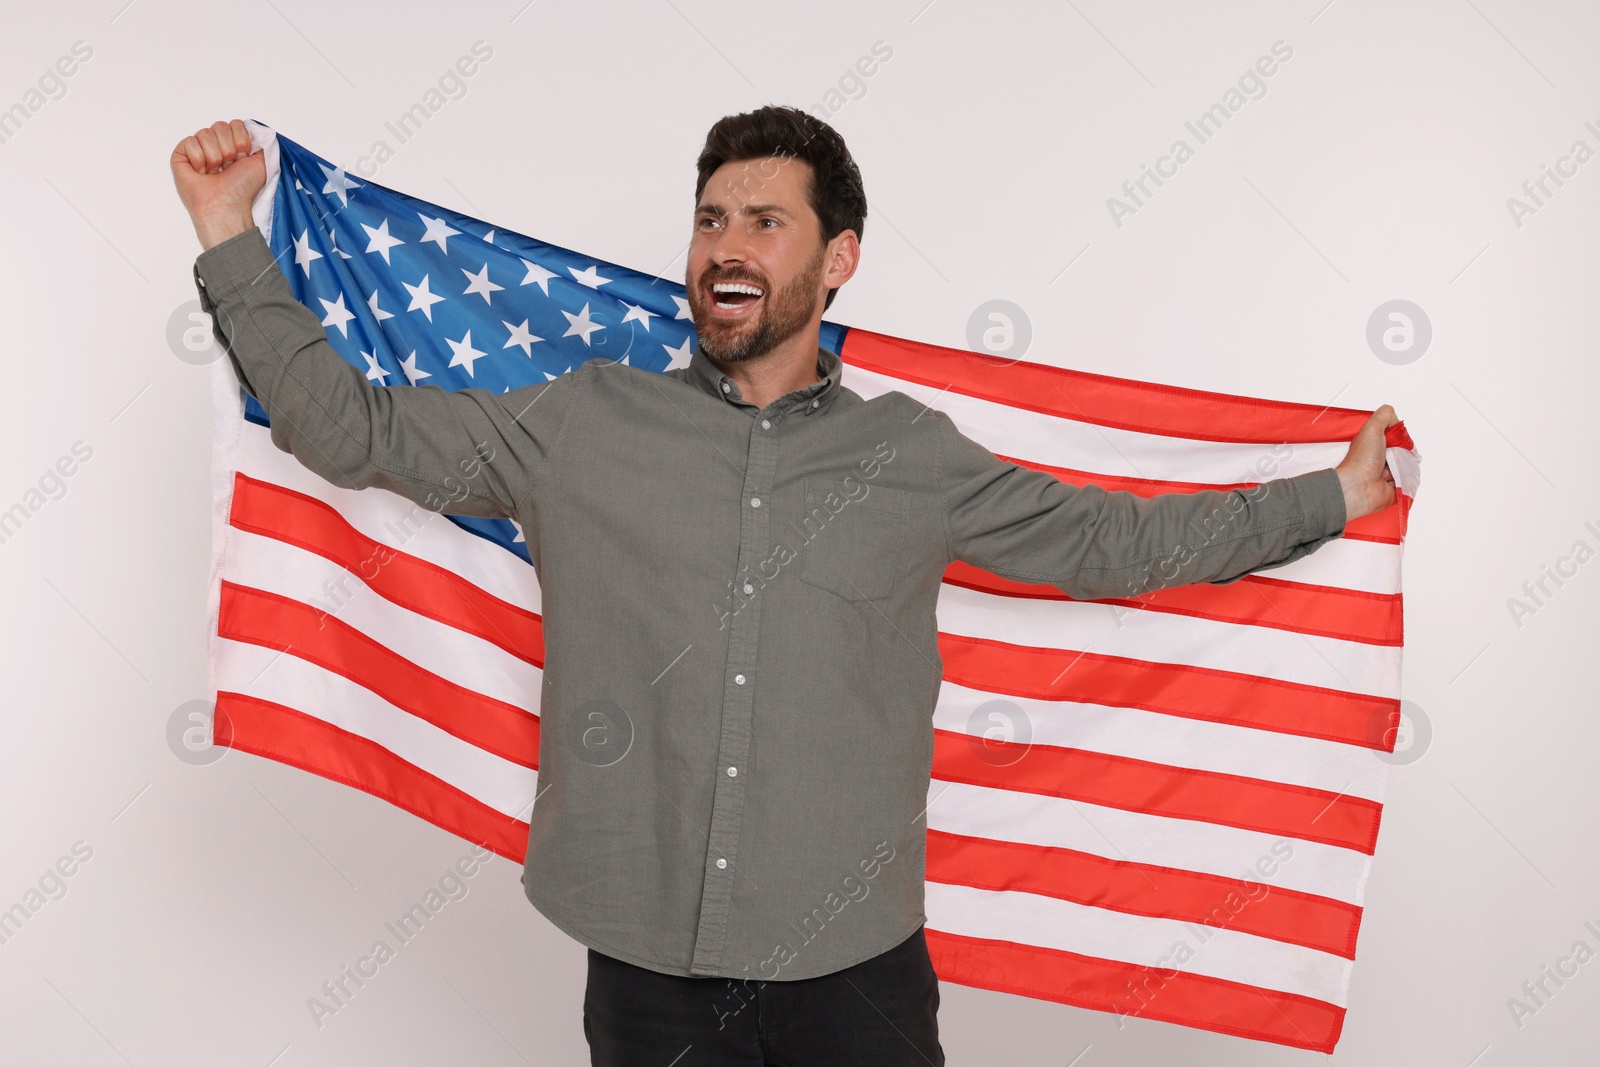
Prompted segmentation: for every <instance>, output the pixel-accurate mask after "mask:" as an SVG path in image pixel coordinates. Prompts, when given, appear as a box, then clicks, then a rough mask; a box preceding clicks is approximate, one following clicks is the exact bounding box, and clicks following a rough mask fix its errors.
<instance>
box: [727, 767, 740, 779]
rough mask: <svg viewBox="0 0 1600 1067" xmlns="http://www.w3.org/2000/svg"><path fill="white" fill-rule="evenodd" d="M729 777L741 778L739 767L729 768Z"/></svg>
mask: <svg viewBox="0 0 1600 1067" xmlns="http://www.w3.org/2000/svg"><path fill="white" fill-rule="evenodd" d="M728 777H729V778H737V777H739V768H737V767H729V768H728Z"/></svg>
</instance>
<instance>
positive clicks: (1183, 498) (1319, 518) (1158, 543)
mask: <svg viewBox="0 0 1600 1067" xmlns="http://www.w3.org/2000/svg"><path fill="white" fill-rule="evenodd" d="M929 415H933V416H935V417H936V418H937V419H938V421H939V423H940V426H939V431H940V438H939V473H938V477H937V484H938V490H939V494H940V498H941V500H940V504H941V507H942V508H943V521H944V530H945V539H946V545H947V549H948V552H949V555H950V558H951V559H960V560H963V561H965V562H967V563H970V564H972V565H973V566H976V567H982V568H983V569H985V570H988V571H992V572H993V573H995V574H998V575H1000V576H1002V577H1006V578H1012V579H1014V580H1016V581H1021V582H1043V583H1048V584H1050V585H1054V586H1055V587H1057V588H1058V589H1060V590H1061V591H1062V592H1064V593H1066V594H1067V595H1068V596H1071V597H1073V598H1075V599H1079V600H1093V599H1103V598H1110V597H1132V596H1138V595H1140V594H1142V593H1147V592H1151V591H1153V590H1156V589H1165V588H1169V587H1172V586H1178V585H1190V584H1193V583H1197V582H1209V583H1212V584H1216V585H1224V584H1227V583H1229V582H1234V581H1237V580H1239V579H1240V578H1243V577H1244V576H1245V575H1246V574H1250V573H1252V572H1254V571H1259V570H1264V569H1266V568H1269V567H1278V566H1282V565H1283V564H1285V563H1290V562H1292V561H1294V560H1296V559H1299V558H1301V557H1302V556H1305V555H1307V554H1309V553H1311V552H1313V551H1315V550H1316V549H1317V548H1319V547H1320V546H1322V545H1323V544H1325V543H1327V542H1328V541H1330V540H1332V539H1333V538H1335V537H1338V536H1339V535H1340V534H1341V533H1343V531H1344V525H1345V506H1344V491H1343V489H1342V487H1341V486H1340V483H1339V476H1338V474H1337V473H1336V472H1335V471H1334V469H1333V468H1331V467H1327V468H1323V469H1322V470H1316V471H1310V472H1307V473H1305V474H1299V475H1295V476H1293V477H1289V478H1275V479H1272V480H1271V481H1266V482H1262V483H1260V484H1259V485H1256V486H1253V487H1250V488H1248V489H1230V490H1224V489H1206V490H1200V491H1197V492H1193V493H1163V494H1160V495H1157V496H1153V497H1141V496H1138V495H1136V494H1134V493H1131V492H1127V491H1125V490H1113V491H1108V490H1105V489H1102V488H1100V487H1099V486H1096V485H1085V486H1082V487H1079V486H1073V485H1068V484H1066V483H1064V482H1062V481H1060V480H1059V479H1057V478H1055V477H1053V476H1052V475H1050V474H1047V473H1045V472H1043V471H1038V470H1033V469H1030V468H1027V467H1022V466H1020V465H1018V464H1016V463H1012V462H1010V461H1007V460H1003V459H1001V458H999V457H998V456H996V455H995V454H994V453H992V452H990V451H989V450H988V449H986V448H984V447H983V446H982V445H980V444H978V443H977V442H975V441H973V440H971V439H970V438H968V437H966V436H965V435H963V434H962V433H960V431H958V430H957V429H956V428H955V426H954V424H952V423H951V422H950V420H949V419H948V417H946V416H944V415H943V414H942V413H940V412H929Z"/></svg>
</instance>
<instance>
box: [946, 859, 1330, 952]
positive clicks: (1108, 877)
mask: <svg viewBox="0 0 1600 1067" xmlns="http://www.w3.org/2000/svg"><path fill="white" fill-rule="evenodd" d="M1246 876H1247V877H1248V879H1249V880H1248V881H1247V880H1245V879H1244V878H1224V877H1221V876H1220V875H1214V874H1202V873H1200V872H1197V871H1185V870H1179V869H1177V868H1174V867H1161V866H1157V865H1155V864H1150V863H1133V862H1131V861H1129V860H1113V859H1107V858H1106V857H1104V856H1095V855H1092V854H1090V853H1087V852H1078V851H1076V850H1074V849H1066V848H1050V847H1048V846H1045V845H1030V844H1025V843H1023V842H1019V841H995V840H991V839H989V838H984V837H968V836H966V835H964V834H952V833H948V832H946V831H944V830H929V831H928V850H927V877H928V880H929V881H930V882H948V883H951V884H954V885H966V886H972V887H973V888H975V889H989V890H995V891H1001V890H1012V891H1017V892H1023V893H1035V894H1038V895H1040V896H1048V897H1055V898H1057V899H1059V900H1070V901H1072V902H1074V903H1076V904H1084V905H1087V906H1090V907H1096V908H1108V909H1110V910H1112V911H1119V912H1125V913H1127V914H1130V915H1145V916H1149V917H1151V918H1156V919H1176V920H1179V921H1181V922H1192V923H1204V924H1206V925H1208V926H1214V927H1218V928H1221V929H1227V930H1237V931H1239V932H1241V933H1246V934H1255V935H1257V936H1260V937H1269V938H1272V939H1273V940H1274V941H1283V942H1287V943H1289V944H1294V945H1304V946H1305V947H1306V948H1313V949H1316V950H1318V951H1319V952H1329V953H1332V954H1334V955H1336V956H1343V957H1345V958H1346V959H1355V954H1356V934H1357V932H1358V930H1359V928H1360V926H1361V909H1360V908H1358V907H1356V906H1355V905H1354V904H1349V903H1346V902H1345V901H1342V900H1334V899H1332V898H1331V897H1322V896H1317V895H1316V894H1315V893H1305V892H1301V891H1299V890H1295V889H1284V888H1282V887H1279V886H1274V885H1272V884H1271V881H1272V880H1271V878H1269V877H1266V876H1263V875H1261V874H1260V872H1259V871H1255V870H1251V871H1248V872H1246ZM1252 894H1256V896H1255V897H1252Z"/></svg>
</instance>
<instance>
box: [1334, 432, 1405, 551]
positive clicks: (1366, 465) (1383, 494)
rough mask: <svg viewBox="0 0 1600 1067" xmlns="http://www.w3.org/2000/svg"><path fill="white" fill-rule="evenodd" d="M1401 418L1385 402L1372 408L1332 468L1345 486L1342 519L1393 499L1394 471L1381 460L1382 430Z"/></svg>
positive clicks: (1383, 449)
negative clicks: (1341, 456)
mask: <svg viewBox="0 0 1600 1067" xmlns="http://www.w3.org/2000/svg"><path fill="white" fill-rule="evenodd" d="M1399 421H1400V417H1399V416H1398V415H1396V414H1395V411H1394V408H1392V407H1390V406H1389V405H1388V404H1385V405H1383V406H1382V407H1380V408H1379V409H1378V410H1377V411H1374V412H1373V413H1372V414H1371V416H1369V417H1368V418H1367V421H1366V422H1365V423H1363V424H1362V426H1361V429H1360V430H1358V431H1356V436H1355V440H1353V441H1351V442H1350V450H1349V451H1348V452H1346V453H1345V456H1344V460H1343V461H1342V462H1341V463H1340V464H1339V465H1338V466H1337V467H1335V468H1334V470H1335V472H1337V473H1338V475H1339V485H1340V486H1341V487H1342V488H1343V489H1344V510H1345V521H1346V522H1349V521H1350V520H1352V519H1359V518H1360V517H1361V516H1363V515H1370V514H1372V513H1373V512H1374V511H1382V510H1383V509H1384V508H1386V507H1388V506H1389V505H1391V504H1393V503H1394V497H1395V488H1394V475H1392V474H1390V473H1389V467H1388V464H1387V463H1386V462H1385V460H1384V456H1385V452H1386V450H1387V446H1386V445H1385V443H1384V431H1386V430H1387V429H1388V428H1389V427H1391V426H1393V425H1394V424H1395V423H1397V422H1399Z"/></svg>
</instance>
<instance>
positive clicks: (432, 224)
mask: <svg viewBox="0 0 1600 1067" xmlns="http://www.w3.org/2000/svg"><path fill="white" fill-rule="evenodd" d="M417 215H418V217H420V218H421V219H422V221H423V222H425V223H427V224H428V227H427V230H426V232H424V233H423V235H422V241H421V242H419V243H422V244H426V243H427V242H429V241H432V242H433V243H434V244H436V245H438V246H439V251H441V252H443V253H444V254H445V255H447V256H448V255H449V254H450V249H448V248H446V247H445V242H446V241H448V240H449V239H450V238H452V237H455V236H456V235H457V234H459V233H460V232H461V231H460V230H458V229H455V228H454V227H452V226H451V225H450V224H449V223H448V222H446V221H444V219H436V218H433V217H431V216H429V215H424V214H422V212H420V211H419V212H417Z"/></svg>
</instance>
